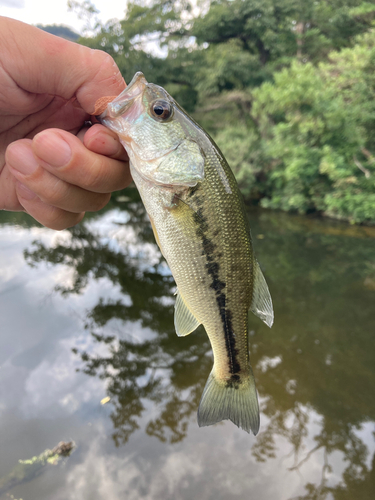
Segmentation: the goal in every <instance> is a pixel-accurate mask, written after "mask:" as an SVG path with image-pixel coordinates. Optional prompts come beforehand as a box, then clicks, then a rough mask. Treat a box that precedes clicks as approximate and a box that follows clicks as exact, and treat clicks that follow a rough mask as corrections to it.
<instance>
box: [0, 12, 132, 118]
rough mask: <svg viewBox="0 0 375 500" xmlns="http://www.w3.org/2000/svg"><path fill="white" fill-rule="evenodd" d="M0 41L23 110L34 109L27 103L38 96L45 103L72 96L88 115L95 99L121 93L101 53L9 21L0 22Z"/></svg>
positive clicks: (0, 59) (119, 80)
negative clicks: (47, 96) (53, 97)
mask: <svg viewBox="0 0 375 500" xmlns="http://www.w3.org/2000/svg"><path fill="white" fill-rule="evenodd" d="M0 42H1V46H2V51H1V54H0V63H1V62H3V63H4V60H5V62H6V65H5V67H6V68H7V73H8V75H9V76H10V78H11V79H12V80H13V81H14V82H15V83H16V84H17V86H18V89H23V90H24V91H25V92H24V95H23V96H22V97H21V96H19V99H23V102H22V107H23V108H24V109H26V108H25V106H26V107H28V106H32V105H34V102H29V101H30V100H32V101H35V99H36V98H38V95H39V96H42V99H44V98H45V96H44V94H50V95H58V96H60V97H63V98H64V99H66V100H69V99H71V98H72V97H73V96H76V97H77V99H78V102H79V104H80V105H81V106H82V107H83V109H84V110H85V111H86V112H87V113H89V114H91V113H93V111H94V108H95V102H96V100H97V99H99V98H100V97H102V96H103V95H118V94H119V93H120V92H122V90H124V88H125V82H124V79H123V78H122V76H121V74H120V71H119V69H118V68H117V66H116V64H115V62H114V60H113V59H112V57H111V56H110V55H108V54H106V53H105V52H102V51H98V50H93V49H90V48H88V47H84V46H83V45H78V44H76V43H73V42H69V41H67V40H64V39H62V38H59V37H56V36H53V35H50V34H49V33H46V32H44V31H42V30H40V29H38V28H35V27H33V26H29V25H27V24H24V23H21V22H19V21H15V20H13V19H7V18H1V19H0ZM35 47H36V48H37V50H35ZM35 94H36V95H35Z"/></svg>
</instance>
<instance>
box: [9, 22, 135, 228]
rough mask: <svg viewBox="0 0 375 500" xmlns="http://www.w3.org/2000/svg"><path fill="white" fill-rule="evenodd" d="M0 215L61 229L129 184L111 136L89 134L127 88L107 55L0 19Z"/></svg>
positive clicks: (102, 129) (98, 131)
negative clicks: (104, 101) (17, 214)
mask: <svg viewBox="0 0 375 500" xmlns="http://www.w3.org/2000/svg"><path fill="white" fill-rule="evenodd" d="M0 48H1V50H0V118H1V120H0V209H4V210H15V211H19V210H24V211H26V212H27V213H29V214H30V215H32V216H33V217H34V218H35V219H36V220H38V221H39V222H41V223H42V224H43V225H45V226H47V227H50V228H53V229H64V228H66V227H70V226H72V225H74V224H76V223H77V222H79V221H80V220H81V219H82V217H83V215H84V212H85V211H93V210H99V209H100V208H102V207H103V206H104V205H105V204H106V203H107V202H108V201H109V198H110V193H111V192H112V191H115V190H119V189H123V188H124V187H126V186H127V185H128V184H129V183H130V181H131V177H130V173H129V168H128V158H127V155H126V153H125V151H124V149H123V148H122V146H121V144H120V142H119V140H118V138H117V136H116V135H115V134H114V133H113V132H111V131H109V130H108V129H106V128H105V127H103V126H102V125H99V124H97V125H94V126H93V127H91V128H89V129H87V128H84V127H83V125H84V122H85V121H86V120H90V118H91V115H90V113H93V111H94V108H95V102H96V100H97V99H98V98H100V97H102V96H103V95H117V94H119V93H120V92H121V91H122V90H123V89H124V88H125V82H124V80H123V79H122V77H121V74H120V72H119V70H118V68H117V66H116V65H115V63H114V61H113V59H112V58H111V57H110V56H109V55H108V54H106V53H104V52H101V51H96V50H92V49H89V48H87V47H83V46H81V45H78V44H75V43H72V42H68V41H66V40H63V39H60V38H58V37H55V36H53V35H50V34H48V33H45V32H43V31H41V30H39V29H37V28H34V27H32V26H29V25H26V24H23V23H20V22H18V21H14V20H12V19H8V18H2V17H0Z"/></svg>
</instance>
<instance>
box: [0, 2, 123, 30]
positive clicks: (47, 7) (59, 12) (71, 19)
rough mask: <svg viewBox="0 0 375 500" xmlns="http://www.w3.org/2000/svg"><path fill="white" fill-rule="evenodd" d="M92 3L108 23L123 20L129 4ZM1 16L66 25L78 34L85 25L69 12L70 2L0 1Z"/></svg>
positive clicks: (36, 22)
mask: <svg viewBox="0 0 375 500" xmlns="http://www.w3.org/2000/svg"><path fill="white" fill-rule="evenodd" d="M81 1H82V0H80V3H81ZM91 3H92V4H94V5H95V7H96V8H97V9H98V10H99V11H100V13H99V14H98V17H99V19H100V20H101V21H102V22H106V21H108V20H109V19H113V18H117V19H122V18H123V17H124V11H125V7H126V3H127V2H126V0H116V1H108V0H91ZM0 15H1V16H6V17H11V18H13V19H18V20H19V21H23V22H25V23H28V24H65V25H67V26H69V27H70V28H72V29H74V31H77V32H78V33H80V32H81V30H82V27H83V25H84V22H83V21H82V20H80V19H78V16H77V14H76V13H75V12H68V0H53V1H51V0H0Z"/></svg>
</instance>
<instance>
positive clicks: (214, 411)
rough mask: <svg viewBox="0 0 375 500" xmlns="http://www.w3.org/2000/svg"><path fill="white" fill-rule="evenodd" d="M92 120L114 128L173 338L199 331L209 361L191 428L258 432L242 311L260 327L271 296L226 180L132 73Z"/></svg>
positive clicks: (207, 144) (199, 134)
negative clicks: (222, 425)
mask: <svg viewBox="0 0 375 500" xmlns="http://www.w3.org/2000/svg"><path fill="white" fill-rule="evenodd" d="M99 120H100V122H101V123H103V124H104V125H105V126H107V127H108V128H110V129H111V130H114V131H115V132H116V133H117V134H118V136H119V138H120V141H121V143H122V144H123V145H124V147H125V149H126V151H127V153H128V155H129V158H130V169H131V174H132V176H133V179H134V182H135V184H136V186H137V188H138V190H139V193H140V195H141V198H142V201H143V203H144V205H145V208H146V210H147V213H148V215H149V217H150V220H151V224H152V228H153V231H154V234H155V238H156V241H157V243H158V245H159V248H160V250H161V252H162V254H163V255H164V257H165V259H166V261H167V263H168V265H169V267H170V269H171V271H172V274H173V277H174V279H175V281H176V284H177V292H176V294H177V297H176V304H175V316H174V324H175V328H176V333H177V335H178V336H185V335H188V334H189V333H191V332H193V331H194V330H195V329H196V328H197V327H198V326H199V325H200V324H202V325H203V326H204V328H205V329H206V332H207V334H208V337H209V339H210V342H211V346H212V349H213V354H214V365H213V369H212V371H211V374H210V376H209V378H208V380H207V383H206V386H205V389H204V391H203V394H202V398H201V401H200V404H199V409H198V424H199V426H205V425H211V424H214V423H216V422H219V421H221V420H225V419H229V420H231V421H232V422H234V423H235V424H236V425H237V426H239V427H241V428H242V429H244V430H245V431H247V432H250V430H252V432H253V433H254V434H257V432H258V430H259V405H258V397H257V391H256V388H255V381H254V376H253V372H252V369H251V366H250V359H249V346H248V310H249V309H251V311H253V313H254V314H256V315H257V316H259V317H260V318H261V319H262V320H263V321H264V322H265V323H266V324H267V325H268V326H269V327H271V325H272V323H273V308H272V301H271V296H270V293H269V291H268V287H267V284H266V281H265V279H264V277H263V274H262V272H261V270H260V267H259V265H258V263H257V261H256V259H255V256H254V253H253V248H252V244H251V236H250V228H249V224H248V221H247V217H246V213H245V210H244V205H243V201H242V197H241V194H240V192H239V189H238V186H237V183H236V180H235V178H234V175H233V173H232V171H231V170H230V168H229V166H228V164H227V162H226V160H225V158H224V157H223V155H222V153H221V152H220V150H219V148H218V147H217V146H216V144H215V143H214V141H213V140H212V139H211V138H210V137H209V136H208V134H207V133H206V132H205V131H204V130H202V129H201V128H200V127H199V125H198V124H197V123H195V121H194V120H193V119H192V118H191V117H189V116H188V115H187V114H186V113H185V111H184V110H183V109H182V108H181V107H180V106H179V105H178V104H177V102H176V101H175V100H174V99H173V98H172V97H171V96H170V95H169V94H168V93H167V92H166V91H165V90H164V89H163V88H162V87H159V86H158V85H154V84H152V83H148V82H147V81H146V79H145V77H144V76H143V74H142V73H137V74H136V75H135V76H134V78H133V80H132V81H131V83H130V84H129V86H128V87H127V88H126V89H125V90H124V91H123V92H122V93H121V94H120V95H119V96H118V97H117V98H116V99H114V100H113V101H112V102H111V103H109V104H108V106H107V109H106V111H105V112H104V113H102V114H101V115H100V116H99Z"/></svg>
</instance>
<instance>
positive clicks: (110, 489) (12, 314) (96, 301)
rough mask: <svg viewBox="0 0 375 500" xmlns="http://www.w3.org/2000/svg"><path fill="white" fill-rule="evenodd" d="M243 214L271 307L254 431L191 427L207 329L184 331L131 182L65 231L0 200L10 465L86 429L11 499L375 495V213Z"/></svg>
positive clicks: (1, 407) (257, 346) (3, 407)
mask: <svg viewBox="0 0 375 500" xmlns="http://www.w3.org/2000/svg"><path fill="white" fill-rule="evenodd" d="M249 220H250V224H251V228H252V235H253V240H254V246H255V251H256V254H257V256H258V260H259V262H260V265H261V267H262V269H263V272H264V274H265V276H266V279H267V282H268V284H269V288H270V291H271V295H272V298H273V302H274V309H275V324H274V326H273V327H272V329H268V327H267V326H266V325H264V324H263V323H262V322H261V320H259V319H258V318H256V317H255V316H254V315H252V314H250V315H249V331H250V352H251V362H252V366H253V369H254V374H255V378H256V383H257V388H258V393H259V398H260V407H261V428H260V432H259V434H258V436H256V437H254V436H253V435H248V434H247V433H245V432H244V431H242V430H240V429H238V428H237V427H235V426H234V425H233V424H232V423H231V422H228V421H227V422H222V423H220V424H217V425H215V426H211V427H205V428H199V427H198V425H197V421H196V412H197V408H198V404H199V399H200V396H201V393H202V390H203V387H204V384H205V381H206V379H207V376H208V374H209V372H210V370H211V366H212V354H211V349H210V345H209V341H208V338H207V336H206V334H205V332H204V330H203V329H201V327H200V328H199V329H198V330H197V331H196V332H194V333H192V334H191V335H189V336H187V337H185V338H178V337H177V336H176V334H175V332H174V327H173V304H174V298H173V293H174V290H175V287H174V282H173V279H172V277H171V275H170V272H169V269H168V267H167V266H166V264H165V262H164V260H163V259H162V257H161V255H160V252H159V250H158V248H157V246H156V244H155V241H154V238H153V235H152V231H151V228H150V225H149V222H148V219H147V216H146V214H145V211H144V209H143V206H142V204H141V203H140V201H139V198H138V195H137V193H136V191H135V190H132V189H128V190H126V191H124V192H122V193H119V194H118V195H115V196H114V197H113V199H112V200H111V202H110V204H109V205H108V206H107V207H106V209H104V210H103V211H101V212H100V213H98V214H90V215H89V216H87V217H86V218H85V219H84V221H83V222H82V223H81V224H80V225H78V226H77V227H75V228H73V229H71V230H66V231H62V232H55V231H52V230H48V229H46V228H43V227H41V226H39V225H38V224H37V223H35V222H33V221H32V219H30V218H29V217H28V216H26V215H25V214H18V213H7V212H0V258H1V265H0V299H1V300H0V318H1V323H0V478H1V477H4V476H6V475H7V474H9V473H10V472H11V471H12V469H13V468H14V467H15V465H16V464H17V463H18V461H19V460H20V459H23V460H24V459H30V458H31V457H33V456H35V455H38V454H40V453H42V452H43V450H45V449H47V448H52V447H54V446H55V445H56V444H57V443H58V442H59V441H61V440H65V441H68V440H74V442H75V443H76V449H75V451H74V453H73V454H72V455H71V456H70V457H69V458H65V459H64V460H62V461H61V462H59V463H58V464H57V465H55V466H54V465H48V466H47V467H45V468H44V469H43V471H42V472H41V473H40V474H39V475H37V476H35V477H30V478H26V479H27V480H26V481H24V482H22V483H21V482H20V484H18V485H16V486H14V487H13V488H11V489H10V490H9V491H7V492H4V493H3V495H2V496H1V495H0V498H1V500H3V499H4V500H5V499H9V498H15V499H20V498H22V499H23V500H47V499H48V500H66V499H67V498H69V500H86V499H90V500H107V499H110V500H120V499H121V500H123V499H126V500H133V499H134V500H138V499H149V500H151V499H152V500H154V499H163V500H169V499H170V500H172V499H173V500H180V499H181V500H182V499H184V500H185V499H186V500H191V499H195V498H199V499H200V500H209V499H215V500H221V499H222V500H235V499H236V500H237V499H238V500H239V499H243V498H247V499H257V500H292V499H293V500H297V499H299V500H302V499H306V500H307V499H309V500H313V499H314V500H318V499H324V500H325V499H327V500H330V499H335V500H349V499H350V500H359V499H360V500H366V499H370V498H371V499H373V498H374V491H375V440H374V437H375V392H374V387H375V228H365V227H357V226H349V225H347V224H345V223H341V222H334V221H329V220H320V219H316V218H313V217H300V216H297V215H287V214H280V213H275V212H268V211H257V210H255V211H254V210H249ZM12 495H13V497H12Z"/></svg>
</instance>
